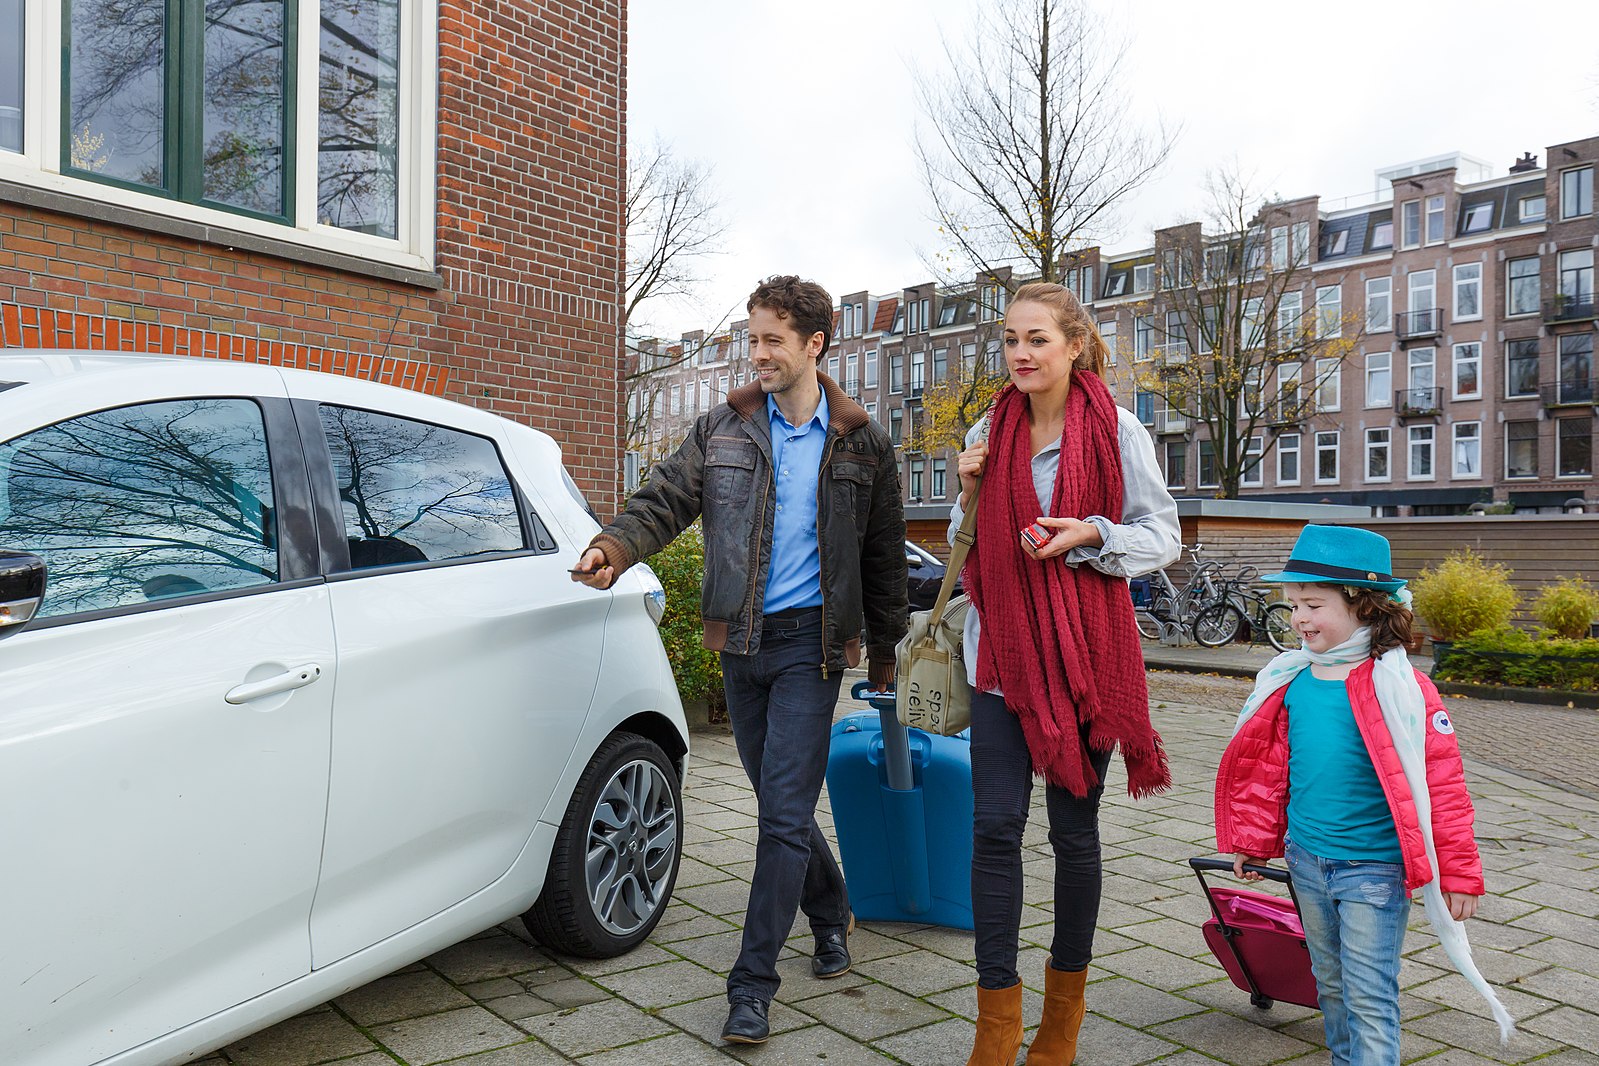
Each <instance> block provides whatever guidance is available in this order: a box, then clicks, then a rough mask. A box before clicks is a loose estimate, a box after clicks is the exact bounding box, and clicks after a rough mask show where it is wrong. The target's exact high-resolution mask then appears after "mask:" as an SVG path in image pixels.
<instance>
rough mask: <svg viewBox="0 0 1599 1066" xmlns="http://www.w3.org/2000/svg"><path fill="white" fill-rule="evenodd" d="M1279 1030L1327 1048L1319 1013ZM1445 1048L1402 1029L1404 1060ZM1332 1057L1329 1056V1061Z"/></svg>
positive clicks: (1400, 1039)
mask: <svg viewBox="0 0 1599 1066" xmlns="http://www.w3.org/2000/svg"><path fill="white" fill-rule="evenodd" d="M1277 1031H1278V1032H1280V1033H1282V1034H1283V1035H1285V1036H1292V1037H1296V1038H1298V1039H1300V1040H1303V1041H1304V1042H1305V1043H1307V1044H1313V1045H1315V1046H1316V1047H1318V1048H1320V1049H1322V1050H1323V1051H1325V1050H1326V1043H1327V1031H1326V1029H1324V1028H1323V1027H1322V1021H1321V1015H1320V1014H1319V1013H1317V1014H1312V1015H1311V1016H1310V1017H1308V1018H1301V1019H1300V1020H1298V1021H1296V1022H1290V1023H1289V1024H1288V1025H1284V1026H1280V1027H1278V1029H1277ZM1443 1048H1444V1045H1443V1044H1440V1043H1438V1041H1436V1040H1429V1039H1428V1038H1427V1037H1425V1036H1422V1035H1421V1034H1420V1033H1417V1032H1414V1031H1412V1030H1411V1029H1410V1028H1409V1027H1408V1026H1406V1027H1403V1028H1401V1029H1400V1032H1399V1058H1400V1060H1401V1061H1403V1062H1414V1061H1416V1060H1417V1059H1420V1058H1422V1057H1423V1056H1425V1055H1436V1054H1437V1053H1438V1052H1440V1051H1442V1050H1443ZM1330 1058H1331V1057H1330V1056H1329V1061H1330ZM1304 1061H1306V1060H1304V1059H1295V1060H1294V1064H1295V1066H1299V1064H1300V1063H1302V1062H1304Z"/></svg>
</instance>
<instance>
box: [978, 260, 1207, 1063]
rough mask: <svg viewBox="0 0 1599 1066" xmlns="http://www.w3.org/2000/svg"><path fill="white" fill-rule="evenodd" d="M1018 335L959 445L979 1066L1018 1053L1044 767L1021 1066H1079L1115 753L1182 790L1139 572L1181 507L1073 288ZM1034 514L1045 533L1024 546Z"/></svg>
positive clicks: (1139, 788)
mask: <svg viewBox="0 0 1599 1066" xmlns="http://www.w3.org/2000/svg"><path fill="white" fill-rule="evenodd" d="M1004 343H1005V363H1006V366H1007V367H1008V369H1009V371H1010V379H1011V380H1010V384H1008V385H1007V386H1006V387H1005V388H1004V389H1002V390H1001V391H1000V394H999V396H998V398H997V399H996V400H995V402H994V409H993V411H992V412H991V413H990V414H989V416H988V419H987V423H988V425H987V426H986V427H985V426H984V425H982V424H979V425H978V426H977V427H976V428H975V429H974V430H973V431H972V433H971V435H970V436H969V437H968V439H967V445H968V446H967V448H966V450H965V451H963V452H962V453H961V454H960V459H959V467H958V469H959V473H960V481H961V496H960V499H959V501H957V503H956V506H955V508H954V512H953V523H952V525H951V527H950V528H951V533H952V537H951V540H952V541H953V531H954V530H955V529H957V528H959V525H960V520H961V515H962V507H963V506H964V505H965V503H966V500H967V499H968V498H969V496H970V494H971V491H972V489H973V487H974V485H975V484H976V479H977V477H978V475H979V474H981V475H983V491H982V493H981V494H980V496H979V502H978V510H977V534H976V537H977V539H976V543H975V545H974V547H973V550H972V553H971V555H970V557H969V558H968V560H967V563H966V571H965V583H966V591H967V592H968V593H969V594H970V595H971V598H972V606H973V610H971V611H970V612H968V614H967V616H966V618H967V620H966V634H965V649H966V663H967V671H968V674H969V676H970V679H971V682H972V690H973V698H972V727H971V737H972V789H973V792H974V794H975V808H976V809H975V823H974V826H973V845H972V911H973V914H974V915H975V916H976V926H977V930H976V933H977V935H976V940H977V949H976V950H977V976H978V981H977V1040H976V1046H975V1048H974V1049H973V1051H972V1055H971V1058H970V1059H969V1061H968V1066H1001V1064H1005V1066H1009V1064H1010V1063H1013V1062H1014V1061H1015V1057H1016V1052H1017V1051H1018V1050H1019V1049H1020V1047H1021V1043H1022V985H1021V979H1020V977H1019V976H1018V975H1017V973H1016V954H1017V936H1018V930H1019V927H1020V924H1021V906H1022V861H1021V845H1022V833H1023V830H1025V829H1026V826H1027V808H1028V797H1029V794H1030V792H1031V790H1032V777H1033V775H1034V774H1035V773H1036V774H1040V775H1042V776H1043V778H1044V781H1045V788H1046V799H1047V805H1048V810H1049V840H1050V844H1051V846H1052V847H1053V849H1054V852H1055V937H1054V941H1053V943H1052V944H1051V948H1050V961H1049V963H1048V964H1046V966H1045V973H1044V1016H1043V1021H1042V1022H1041V1023H1040V1025H1039V1027H1038V1033H1037V1035H1036V1036H1035V1037H1034V1039H1033V1044H1032V1047H1031V1049H1030V1050H1029V1052H1028V1058H1027V1061H1028V1063H1030V1064H1031V1066H1065V1064H1067V1063H1070V1062H1072V1061H1073V1059H1074V1058H1075V1057H1076V1053H1077V1032H1078V1028H1079V1027H1080V1026H1081V1024H1082V1020H1083V988H1084V985H1085V983H1086V982H1087V971H1088V961H1089V958H1090V956H1091V954H1092V951H1093V942H1094V924H1095V921H1096V919H1097V918H1098V915H1099V893H1100V879H1101V867H1100V852H1099V797H1100V794H1101V792H1102V791H1103V789H1104V786H1103V781H1104V777H1105V771H1106V768H1107V767H1108V766H1109V764H1110V756H1111V751H1112V749H1114V748H1115V747H1116V746H1117V745H1120V746H1121V749H1122V758H1123V760H1124V761H1125V764H1126V767H1127V778H1128V785H1127V788H1128V791H1129V792H1130V793H1131V794H1132V795H1134V796H1143V795H1148V794H1150V793H1153V792H1157V791H1160V790H1162V789H1164V788H1167V787H1168V786H1169V785H1170V784H1171V775H1170V773H1169V771H1168V770H1167V767H1166V756H1165V753H1164V751H1162V749H1161V745H1160V736H1159V734H1157V733H1156V732H1155V731H1154V729H1153V728H1151V726H1150V723H1149V694H1148V690H1147V688H1146V686H1145V682H1144V661H1143V653H1142V651H1141V649H1140V645H1139V637H1138V630H1137V627H1136V625H1135V623H1134V621H1133V608H1132V598H1131V597H1130V596H1129V595H1128V591H1127V580H1126V579H1127V578H1128V577H1130V576H1134V575H1138V574H1143V573H1148V572H1149V571H1151V570H1154V569H1155V568H1157V567H1160V566H1164V565H1165V564H1167V563H1169V562H1171V561H1173V560H1174V559H1176V558H1177V555H1178V553H1179V551H1180V541H1179V533H1178V527H1177V505H1176V504H1175V503H1174V502H1172V498H1171V495H1170V493H1168V492H1167V491H1166V488H1165V479H1164V478H1163V477H1162V476H1161V471H1160V468H1159V467H1158V466H1157V465H1156V463H1155V451H1154V445H1153V443H1152V442H1151V440H1150V437H1149V434H1148V433H1147V432H1146V431H1145V430H1144V427H1143V426H1142V425H1140V424H1139V422H1138V419H1137V418H1136V417H1135V416H1134V415H1133V414H1132V413H1131V412H1130V411H1127V410H1125V409H1123V408H1120V407H1117V406H1116V402H1115V400H1114V398H1113V397H1112V396H1111V393H1110V389H1109V388H1108V387H1107V386H1106V385H1105V382H1104V380H1103V378H1102V377H1101V374H1102V372H1103V368H1104V366H1105V363H1106V361H1107V356H1108V354H1109V353H1108V352H1107V350H1106V348H1105V342H1104V341H1103V340H1102V339H1101V338H1100V336H1099V333H1098V332H1097V331H1096V330H1095V329H1094V324H1093V322H1092V321H1091V320H1090V319H1089V317H1088V315H1087V313H1086V312H1084V310H1083V307H1082V305H1081V304H1080V303H1078V301H1077V298H1076V297H1075V296H1073V295H1072V294H1071V293H1070V292H1069V291H1067V290H1066V289H1064V288H1062V287H1061V286H1059V285H1051V284H1045V283H1034V284H1029V285H1023V286H1022V287H1021V289H1020V290H1018V291H1017V293H1016V295H1015V297H1014V298H1013V299H1012V300H1011V304H1010V308H1009V310H1008V311H1007V312H1006V315H1005V340H1004ZM1045 505H1047V506H1045ZM1034 523H1037V524H1038V525H1040V526H1042V527H1044V528H1043V530H1042V531H1040V530H1034V531H1033V532H1034V537H1033V540H1032V541H1029V540H1026V539H1024V538H1023V537H1022V536H1021V532H1022V530H1024V529H1027V528H1028V527H1029V526H1032V525H1034ZM1046 536H1047V540H1043V543H1042V544H1041V545H1040V546H1037V547H1035V546H1034V542H1036V541H1038V540H1041V539H1043V538H1044V537H1046Z"/></svg>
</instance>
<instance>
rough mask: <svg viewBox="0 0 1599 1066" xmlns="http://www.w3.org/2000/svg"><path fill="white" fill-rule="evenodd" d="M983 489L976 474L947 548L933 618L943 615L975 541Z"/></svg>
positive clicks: (981, 479)
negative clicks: (978, 501)
mask: <svg viewBox="0 0 1599 1066" xmlns="http://www.w3.org/2000/svg"><path fill="white" fill-rule="evenodd" d="M982 491H983V478H982V475H978V478H977V483H976V484H974V485H973V486H972V498H971V499H970V500H968V501H966V512H965V513H964V514H962V515H961V525H960V528H959V529H957V530H956V531H955V543H954V544H953V545H952V546H951V547H950V550H949V567H948V569H946V570H945V571H944V583H943V584H942V585H940V586H939V587H938V601H937V602H936V603H934V604H933V614H932V617H933V618H935V619H936V618H942V617H944V608H945V607H947V606H949V597H950V594H951V593H953V592H954V591H955V581H956V579H957V578H959V577H960V575H961V568H962V567H964V566H965V565H966V553H967V552H969V551H970V550H971V547H972V545H973V544H975V543H976V542H977V497H978V494H979V493H981V492H982Z"/></svg>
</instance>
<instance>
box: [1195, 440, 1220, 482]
mask: <svg viewBox="0 0 1599 1066" xmlns="http://www.w3.org/2000/svg"><path fill="white" fill-rule="evenodd" d="M1206 445H1209V446H1210V466H1211V473H1212V474H1213V475H1215V479H1214V480H1211V481H1206V480H1205V446H1206ZM1220 478H1221V460H1220V459H1219V458H1218V457H1217V455H1216V442H1215V441H1212V440H1210V439H1209V438H1206V439H1204V440H1200V441H1197V442H1196V443H1195V445H1194V482H1195V486H1194V487H1195V488H1201V489H1214V488H1219V487H1220V486H1221V480H1220Z"/></svg>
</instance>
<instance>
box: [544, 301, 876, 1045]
mask: <svg viewBox="0 0 1599 1066" xmlns="http://www.w3.org/2000/svg"><path fill="white" fill-rule="evenodd" d="M748 310H749V315H750V365H751V368H752V369H753V371H754V380H753V381H751V382H750V383H749V384H748V385H744V386H741V387H739V388H736V389H734V390H733V391H731V392H730V393H728V396H727V402H726V403H723V404H720V405H718V406H717V407H716V408H714V409H713V410H711V411H710V412H708V413H707V414H703V415H701V416H700V417H699V419H698V421H697V422H696V423H695V425H694V430H693V432H691V433H690V434H689V435H688V438H687V439H686V440H684V441H683V444H682V446H681V447H679V448H678V450H677V452H676V453H675V454H674V455H672V457H671V458H669V459H666V460H665V461H663V462H661V463H660V464H658V465H657V466H656V467H655V469H654V470H653V471H652V472H651V474H650V479H649V482H648V483H647V484H645V486H644V487H643V488H641V489H640V490H639V491H638V492H637V493H635V494H634V495H633V497H632V499H630V500H629V501H628V503H627V507H626V509H625V510H624V511H623V512H622V514H621V515H620V516H618V517H617V519H616V521H615V522H613V523H612V524H610V525H609V526H606V527H605V529H603V530H602V531H601V532H600V533H599V534H597V535H596V536H595V537H594V540H593V541H592V542H591V543H590V545H589V547H588V549H587V550H586V551H584V553H583V557H582V559H581V560H580V562H579V563H578V569H579V570H580V571H584V573H580V574H577V575H575V580H579V581H582V582H583V583H584V584H587V585H591V586H593V587H595V588H608V587H610V584H611V582H612V581H613V580H615V576H616V575H617V574H618V573H620V572H621V571H623V570H625V569H627V568H628V567H629V566H631V565H632V564H633V563H634V562H636V561H637V560H639V559H642V558H644V557H645V556H647V555H651V554H653V553H655V552H657V551H659V550H660V549H661V548H663V547H664V546H665V545H666V544H667V543H668V542H669V541H671V539H672V538H673V537H675V536H677V535H678V533H680V532H682V531H683V529H684V528H686V527H687V526H688V525H689V524H690V523H691V522H693V521H694V519H695V518H698V517H701V516H703V518H704V523H705V583H704V588H703V591H702V603H701V607H702V614H703V616H704V623H705V646H706V647H707V648H711V649H713V650H716V651H720V652H721V658H722V674H723V681H724V687H725V689H726V693H727V710H728V717H729V718H730V719H731V720H732V724H733V739H734V741H735V742H736V743H737V745H738V752H739V758H740V759H741V760H742V761H743V763H744V769H745V772H747V773H748V774H749V779H750V783H751V784H752V785H754V786H755V794H756V797H757V798H758V800H759V802H760V814H759V829H758V836H757V839H756V845H755V873H754V876H753V880H752V883H751V885H750V899H749V909H748V912H747V914H746V917H745V921H744V942H743V946H742V947H741V948H740V949H739V955H738V961H737V962H736V963H735V964H734V966H733V970H732V973H730V974H729V975H728V979H727V998H728V1003H729V1011H728V1018H727V1025H726V1026H725V1027H724V1028H723V1030H722V1039H723V1040H726V1041H729V1042H732V1043H741V1044H759V1043H763V1042H765V1040H766V1039H767V1037H768V1036H769V1035H770V1029H769V1026H768V1023H767V1009H768V1005H769V1004H770V1003H771V1000H772V996H773V994H775V993H776V991H777V987H778V983H779V981H778V976H777V955H778V952H779V951H780V950H781V949H782V946H783V941H784V938H786V937H787V936H788V932H789V929H790V928H791V927H792V926H793V924H794V916H795V913H796V911H797V909H799V908H801V907H803V908H804V911H805V914H806V916H807V917H808V918H809V919H810V924H811V930H812V932H813V933H814V934H815V937H816V950H815V952H814V954H813V955H812V957H811V971H812V972H813V973H814V974H815V975H816V976H817V977H822V978H827V977H838V976H840V975H842V974H844V973H847V972H848V971H849V968H850V956H849V944H848V935H849V929H850V928H851V926H852V925H853V924H854V919H853V917H852V915H851V914H850V910H849V896H848V893H847V892H846V891H845V888H844V877H843V874H842V873H840V871H839V868H838V863H837V861H836V860H835V859H834V858H833V853H832V851H831V849H829V847H828V845H827V841H826V840H824V839H823V837H822V833H821V830H820V829H819V828H818V827H817V825H816V818H815V815H816V801H817V798H818V796H819V795H820V793H821V788H822V780H823V776H824V774H825V772H826V769H827V750H828V739H829V735H830V733H831V729H832V722H833V707H834V704H835V703H837V701H838V691H839V683H840V681H841V680H842V675H843V671H844V669H845V667H848V666H855V665H856V664H857V663H858V662H859V661H860V657H861V630H862V626H863V623H864V627H865V631H866V640H867V653H868V655H869V657H870V660H871V665H870V668H869V675H870V678H871V680H872V682H873V683H874V685H875V686H877V687H886V686H887V685H889V684H890V683H892V681H893V677H894V645H895V644H897V643H898V642H899V639H900V637H901V636H902V635H903V634H904V632H905V613H906V599H905V574H906V566H905V514H904V508H903V506H902V505H901V503H900V497H899V466H898V463H897V462H896V460H895V456H894V446H893V444H892V443H890V441H889V439H888V434H887V433H885V432H884V431H883V429H882V427H881V426H879V425H877V424H876V423H875V422H873V421H872V420H871V418H870V417H869V416H868V415H867V414H866V411H865V409H864V408H862V407H861V406H860V405H859V404H857V403H855V402H854V401H853V400H851V399H850V398H849V397H847V396H845V395H844V393H843V392H842V391H841V390H840V389H839V387H838V386H837V385H836V384H835V383H834V382H833V381H832V380H831V379H830V378H828V377H827V376H826V375H824V374H821V373H819V372H818V370H817V364H818V362H819V361H820V359H821V357H822V355H823V354H824V353H825V352H826V351H827V349H828V346H829V344H830V343H831V341H832V335H833V300H832V297H830V296H829V295H828V294H827V291H826V290H824V289H823V288H822V287H821V286H820V285H817V284H816V283H815V282H810V281H801V280H800V279H799V278H797V277H793V276H782V277H772V278H768V279H767V280H766V281H764V282H762V283H761V284H760V286H759V287H758V288H756V290H755V292H754V293H753V294H751V296H750V299H749V304H748Z"/></svg>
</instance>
